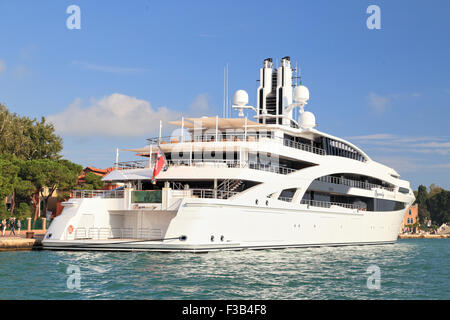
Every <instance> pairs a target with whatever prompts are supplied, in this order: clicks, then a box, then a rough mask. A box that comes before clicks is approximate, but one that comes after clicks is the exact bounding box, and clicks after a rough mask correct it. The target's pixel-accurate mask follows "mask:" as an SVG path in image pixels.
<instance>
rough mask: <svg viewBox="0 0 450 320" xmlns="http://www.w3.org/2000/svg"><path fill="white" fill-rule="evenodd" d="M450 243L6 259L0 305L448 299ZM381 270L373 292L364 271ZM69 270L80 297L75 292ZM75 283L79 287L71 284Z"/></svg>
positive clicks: (44, 254)
mask: <svg viewBox="0 0 450 320" xmlns="http://www.w3.org/2000/svg"><path fill="white" fill-rule="evenodd" d="M449 249H450V239H432V240H427V239H417V240H399V241H398V242H397V243H396V244H394V245H382V246H360V247H338V248H309V249H286V250H263V251H250V250H246V251H237V252H215V253H207V254H190V253H145V252H140V253H130V252H117V253H116V252H62V251H61V252H53V251H29V252H0V299H450V254H449V253H450V250H449ZM371 265H377V266H378V267H379V268H380V276H381V288H380V289H379V290H369V289H368V288H367V278H368V277H369V275H370V274H368V273H366V270H367V268H368V267H369V266H371ZM69 266H76V267H79V270H80V277H81V279H80V285H81V288H80V289H69V288H68V287H67V280H68V277H69V275H68V274H67V269H68V267H69ZM69 283H73V282H71V281H69Z"/></svg>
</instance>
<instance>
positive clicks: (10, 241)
mask: <svg viewBox="0 0 450 320" xmlns="http://www.w3.org/2000/svg"><path fill="white" fill-rule="evenodd" d="M25 234H26V231H21V232H20V235H18V236H15V237H9V236H5V237H2V236H0V252H2V251H27V250H41V249H42V238H43V237H44V235H45V234H44V233H42V232H35V233H34V237H33V238H25Z"/></svg>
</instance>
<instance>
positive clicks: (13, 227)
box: [9, 217, 16, 236]
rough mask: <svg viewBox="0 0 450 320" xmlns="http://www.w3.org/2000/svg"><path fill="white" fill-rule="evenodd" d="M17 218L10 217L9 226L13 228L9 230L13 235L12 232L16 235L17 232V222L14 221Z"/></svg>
mask: <svg viewBox="0 0 450 320" xmlns="http://www.w3.org/2000/svg"><path fill="white" fill-rule="evenodd" d="M14 220H15V219H14V218H13V217H11V219H9V227H10V228H11V231H10V232H9V235H10V236H11V235H12V234H14V236H15V235H16V233H15V231H14V230H15V227H16V223H15V221H14Z"/></svg>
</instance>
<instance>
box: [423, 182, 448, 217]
mask: <svg viewBox="0 0 450 320" xmlns="http://www.w3.org/2000/svg"><path fill="white" fill-rule="evenodd" d="M427 208H428V210H429V211H430V216H431V220H432V221H433V224H436V225H441V224H442V223H446V222H449V221H450V191H446V190H443V189H441V191H440V192H439V193H435V194H434V195H433V196H431V197H430V198H428V200H427Z"/></svg>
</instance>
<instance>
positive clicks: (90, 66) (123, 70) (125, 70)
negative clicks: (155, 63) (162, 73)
mask: <svg viewBox="0 0 450 320" xmlns="http://www.w3.org/2000/svg"><path fill="white" fill-rule="evenodd" d="M72 64H74V65H79V66H81V68H83V69H85V70H91V71H100V72H107V73H118V74H134V73H139V72H142V71H146V69H142V68H130V67H118V66H107V65H99V64H94V63H89V62H85V61H72Z"/></svg>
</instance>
